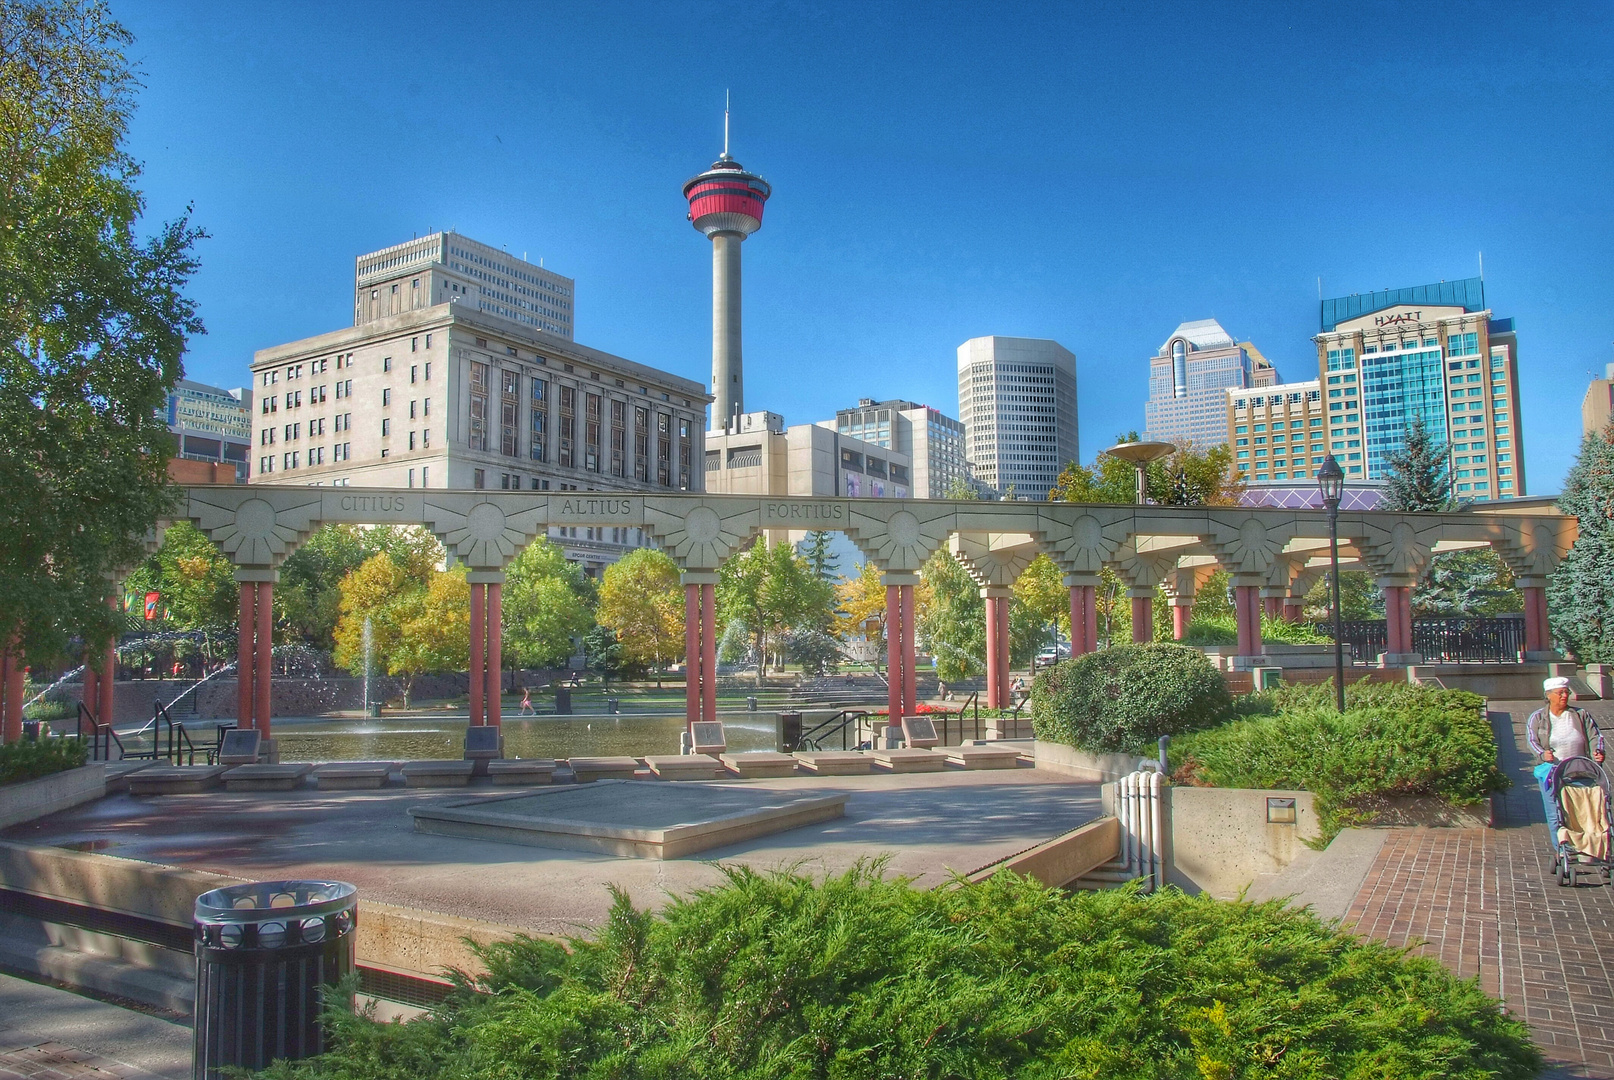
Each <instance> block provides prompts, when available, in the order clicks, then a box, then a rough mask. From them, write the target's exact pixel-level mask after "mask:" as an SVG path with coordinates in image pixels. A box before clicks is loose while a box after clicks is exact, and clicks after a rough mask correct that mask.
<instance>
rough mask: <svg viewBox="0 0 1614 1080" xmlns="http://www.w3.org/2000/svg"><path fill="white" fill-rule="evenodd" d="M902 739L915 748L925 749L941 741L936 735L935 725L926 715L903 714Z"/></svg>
mask: <svg viewBox="0 0 1614 1080" xmlns="http://www.w3.org/2000/svg"><path fill="white" fill-rule="evenodd" d="M902 740H903V741H904V742H906V743H907V744H908V745H909V746H911V747H913V748H915V749H926V748H929V747H932V746H935V745H936V744H937V743H939V742H941V739H940V738H938V737H937V735H936V725H935V724H933V723H931V722H930V717H928V716H904V717H903V718H902Z"/></svg>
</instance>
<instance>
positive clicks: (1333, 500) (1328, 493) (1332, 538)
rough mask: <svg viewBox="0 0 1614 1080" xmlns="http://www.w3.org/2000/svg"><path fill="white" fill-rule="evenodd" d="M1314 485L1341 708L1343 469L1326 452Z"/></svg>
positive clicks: (1336, 692)
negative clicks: (1322, 512)
mask: <svg viewBox="0 0 1614 1080" xmlns="http://www.w3.org/2000/svg"><path fill="white" fill-rule="evenodd" d="M1317 487H1318V488H1319V489H1320V490H1321V491H1322V495H1323V505H1324V506H1326V507H1328V574H1329V577H1330V579H1331V580H1332V581H1333V600H1334V604H1333V607H1334V707H1335V708H1336V709H1338V710H1339V711H1340V712H1344V711H1345V640H1344V638H1345V635H1344V631H1343V627H1342V626H1341V625H1340V613H1339V499H1340V495H1341V494H1343V493H1344V490H1345V470H1344V469H1341V468H1340V467H1339V462H1337V461H1335V460H1334V455H1333V454H1329V455H1328V459H1327V460H1326V461H1324V462H1323V464H1322V468H1320V469H1318V470H1317Z"/></svg>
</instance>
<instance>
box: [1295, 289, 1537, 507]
mask: <svg viewBox="0 0 1614 1080" xmlns="http://www.w3.org/2000/svg"><path fill="white" fill-rule="evenodd" d="M1313 341H1315V342H1316V345H1317V366H1318V375H1319V380H1320V382H1321V383H1322V385H1323V389H1324V395H1325V399H1326V400H1327V403H1328V409H1327V416H1328V445H1329V449H1330V451H1331V452H1332V453H1333V454H1334V457H1335V458H1336V459H1338V461H1339V463H1340V464H1341V465H1342V466H1343V467H1344V469H1345V478H1346V480H1347V481H1353V480H1355V481H1360V480H1368V481H1373V480H1382V479H1384V477H1385V475H1386V474H1387V472H1388V470H1389V460H1390V457H1391V456H1392V455H1394V454H1395V453H1396V452H1397V451H1399V450H1401V449H1403V448H1404V447H1405V446H1406V430H1407V427H1408V425H1409V424H1411V423H1412V421H1413V420H1414V419H1421V420H1422V421H1423V422H1424V425H1425V426H1426V427H1427V428H1428V429H1429V430H1430V431H1432V432H1434V434H1435V435H1436V437H1437V438H1440V439H1443V440H1444V441H1445V442H1446V443H1447V445H1448V446H1449V447H1450V451H1449V453H1450V455H1451V459H1450V464H1451V476H1452V494H1453V495H1454V496H1456V497H1457V498H1459V499H1496V498H1502V499H1508V498H1514V497H1516V496H1520V495H1523V494H1525V486H1524V439H1523V435H1522V430H1521V428H1520V426H1519V365H1518V359H1519V358H1518V347H1519V346H1518V335H1517V334H1516V333H1515V332H1514V326H1513V320H1512V319H1511V318H1506V319H1498V318H1493V317H1492V312H1491V310H1490V308H1489V307H1487V306H1486V303H1485V282H1484V280H1483V279H1481V278H1465V279H1463V280H1460V281H1442V282H1437V283H1435V284H1433V285H1416V286H1411V287H1408V288H1401V289H1385V290H1382V291H1380V292H1372V293H1355V294H1352V295H1350V296H1343V297H1338V298H1335V299H1332V300H1324V301H1323V302H1322V333H1320V334H1318V335H1317V336H1316V337H1315V338H1314V339H1313Z"/></svg>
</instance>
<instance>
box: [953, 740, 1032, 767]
mask: <svg viewBox="0 0 1614 1080" xmlns="http://www.w3.org/2000/svg"><path fill="white" fill-rule="evenodd" d="M935 752H936V753H938V754H941V755H943V756H945V757H946V758H947V764H949V765H956V766H958V767H959V768H961V769H1018V768H1019V767H1020V751H1019V750H1017V749H1015V748H1014V747H1012V746H949V747H948V748H947V749H946V750H945V751H935Z"/></svg>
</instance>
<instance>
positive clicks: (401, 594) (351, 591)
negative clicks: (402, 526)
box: [331, 553, 425, 672]
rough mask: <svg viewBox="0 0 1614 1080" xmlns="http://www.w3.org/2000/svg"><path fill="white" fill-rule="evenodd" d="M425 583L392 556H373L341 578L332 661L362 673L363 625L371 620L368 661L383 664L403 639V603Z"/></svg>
mask: <svg viewBox="0 0 1614 1080" xmlns="http://www.w3.org/2000/svg"><path fill="white" fill-rule="evenodd" d="M424 586H425V581H424V580H423V579H422V577H417V576H415V575H412V574H411V573H410V572H409V571H408V570H407V569H405V567H404V565H403V564H402V563H400V562H399V561H398V560H395V559H393V558H392V557H391V556H389V555H387V554H385V553H381V554H377V555H372V556H370V557H369V558H368V559H366V560H364V562H362V563H360V564H359V567H358V569H356V570H353V571H352V572H350V573H349V574H348V575H347V576H346V577H344V578H343V579H342V585H341V589H342V598H341V603H340V605H339V609H340V611H341V614H340V616H338V618H337V620H336V631H335V634H334V637H335V639H336V648H335V650H334V651H333V653H332V656H331V658H332V659H333V660H335V661H336V664H337V666H338V667H343V668H346V669H347V670H349V671H356V672H362V671H363V670H364V663H365V656H364V623H365V620H366V619H368V620H369V621H370V654H371V662H372V663H374V662H376V661H380V662H381V663H383V664H385V663H386V660H387V658H388V657H390V656H391V655H392V653H393V650H395V649H396V648H397V647H398V643H399V641H400V640H401V639H402V636H403V626H402V621H401V618H400V616H401V607H402V602H403V601H404V600H405V599H406V598H407V596H408V594H410V593H413V592H418V591H421V590H423V588H424Z"/></svg>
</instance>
